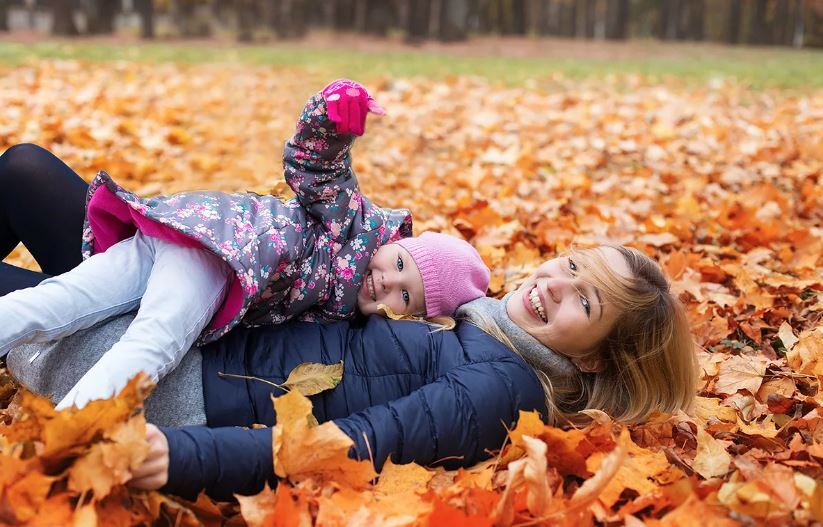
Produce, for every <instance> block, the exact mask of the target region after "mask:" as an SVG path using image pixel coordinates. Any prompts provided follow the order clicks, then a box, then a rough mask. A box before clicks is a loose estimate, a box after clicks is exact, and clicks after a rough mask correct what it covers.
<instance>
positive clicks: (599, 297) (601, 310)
mask: <svg viewBox="0 0 823 527" xmlns="http://www.w3.org/2000/svg"><path fill="white" fill-rule="evenodd" d="M592 289H594V296H596V297H597V305H598V306H599V307H600V316H599V317H598V318H597V320H602V319H603V297H601V296H600V289H598V288H596V287H594V286H592Z"/></svg>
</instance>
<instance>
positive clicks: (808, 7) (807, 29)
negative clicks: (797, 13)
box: [802, 1, 823, 48]
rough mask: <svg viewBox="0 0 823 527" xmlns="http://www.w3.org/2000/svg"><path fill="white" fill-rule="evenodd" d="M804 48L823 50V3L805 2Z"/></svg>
mask: <svg viewBox="0 0 823 527" xmlns="http://www.w3.org/2000/svg"><path fill="white" fill-rule="evenodd" d="M802 7H803V21H802V23H803V46H804V47H810V48H823V3H821V2H820V1H805V2H803V6H802Z"/></svg>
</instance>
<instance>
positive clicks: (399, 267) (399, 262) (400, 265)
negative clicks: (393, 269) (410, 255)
mask: <svg viewBox="0 0 823 527" xmlns="http://www.w3.org/2000/svg"><path fill="white" fill-rule="evenodd" d="M397 270H398V271H402V270H403V258H402V257H401V256H398V257H397Z"/></svg>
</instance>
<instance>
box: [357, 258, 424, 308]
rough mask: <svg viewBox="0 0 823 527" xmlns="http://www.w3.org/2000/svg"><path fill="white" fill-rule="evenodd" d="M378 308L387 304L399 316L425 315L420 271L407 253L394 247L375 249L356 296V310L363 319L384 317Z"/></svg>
mask: <svg viewBox="0 0 823 527" xmlns="http://www.w3.org/2000/svg"><path fill="white" fill-rule="evenodd" d="M379 304H386V305H387V306H389V308H390V309H391V310H392V311H393V312H394V313H396V314H398V315H401V314H410V315H421V314H423V313H425V311H426V301H425V299H424V298H423V279H422V278H421V277H420V270H419V269H418V268H417V264H416V263H414V260H413V259H412V257H411V255H410V254H409V252H408V251H407V250H406V249H404V248H403V247H401V246H400V245H398V244H396V243H390V244H388V245H383V246H381V247H380V248H379V249H377V253H375V255H374V256H373V257H372V259H371V261H370V262H369V266H368V268H367V269H366V276H365V277H364V279H363V285H362V286H361V287H360V291H359V292H358V293H357V308H358V309H359V310H360V312H361V313H363V314H364V315H373V314H375V313H379V314H383V311H381V310H380V309H378V308H377V306H378V305H379Z"/></svg>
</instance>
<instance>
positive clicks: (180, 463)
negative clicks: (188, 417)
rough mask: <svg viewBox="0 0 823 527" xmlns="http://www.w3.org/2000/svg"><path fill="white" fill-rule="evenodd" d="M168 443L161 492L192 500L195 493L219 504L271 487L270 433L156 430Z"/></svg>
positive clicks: (266, 430) (267, 430) (200, 428)
mask: <svg viewBox="0 0 823 527" xmlns="http://www.w3.org/2000/svg"><path fill="white" fill-rule="evenodd" d="M161 431H162V432H163V434H165V436H166V439H167V440H168V442H169V481H168V483H166V485H165V486H164V487H163V488H162V489H161V490H162V491H163V492H168V493H170V494H174V495H177V496H181V497H183V498H186V499H189V500H194V499H195V498H196V497H197V495H198V494H199V493H200V492H201V491H204V490H205V491H206V494H208V495H209V496H211V497H212V498H214V499H216V500H220V501H227V500H231V499H232V494H242V495H252V494H257V493H258V492H260V491H261V490H263V486H264V485H265V484H266V483H267V482H268V484H269V486H270V487H274V486H275V476H274V465H273V459H272V429H271V428H259V429H247V428H238V427H226V428H206V427H204V426H188V427H183V428H161Z"/></svg>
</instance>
